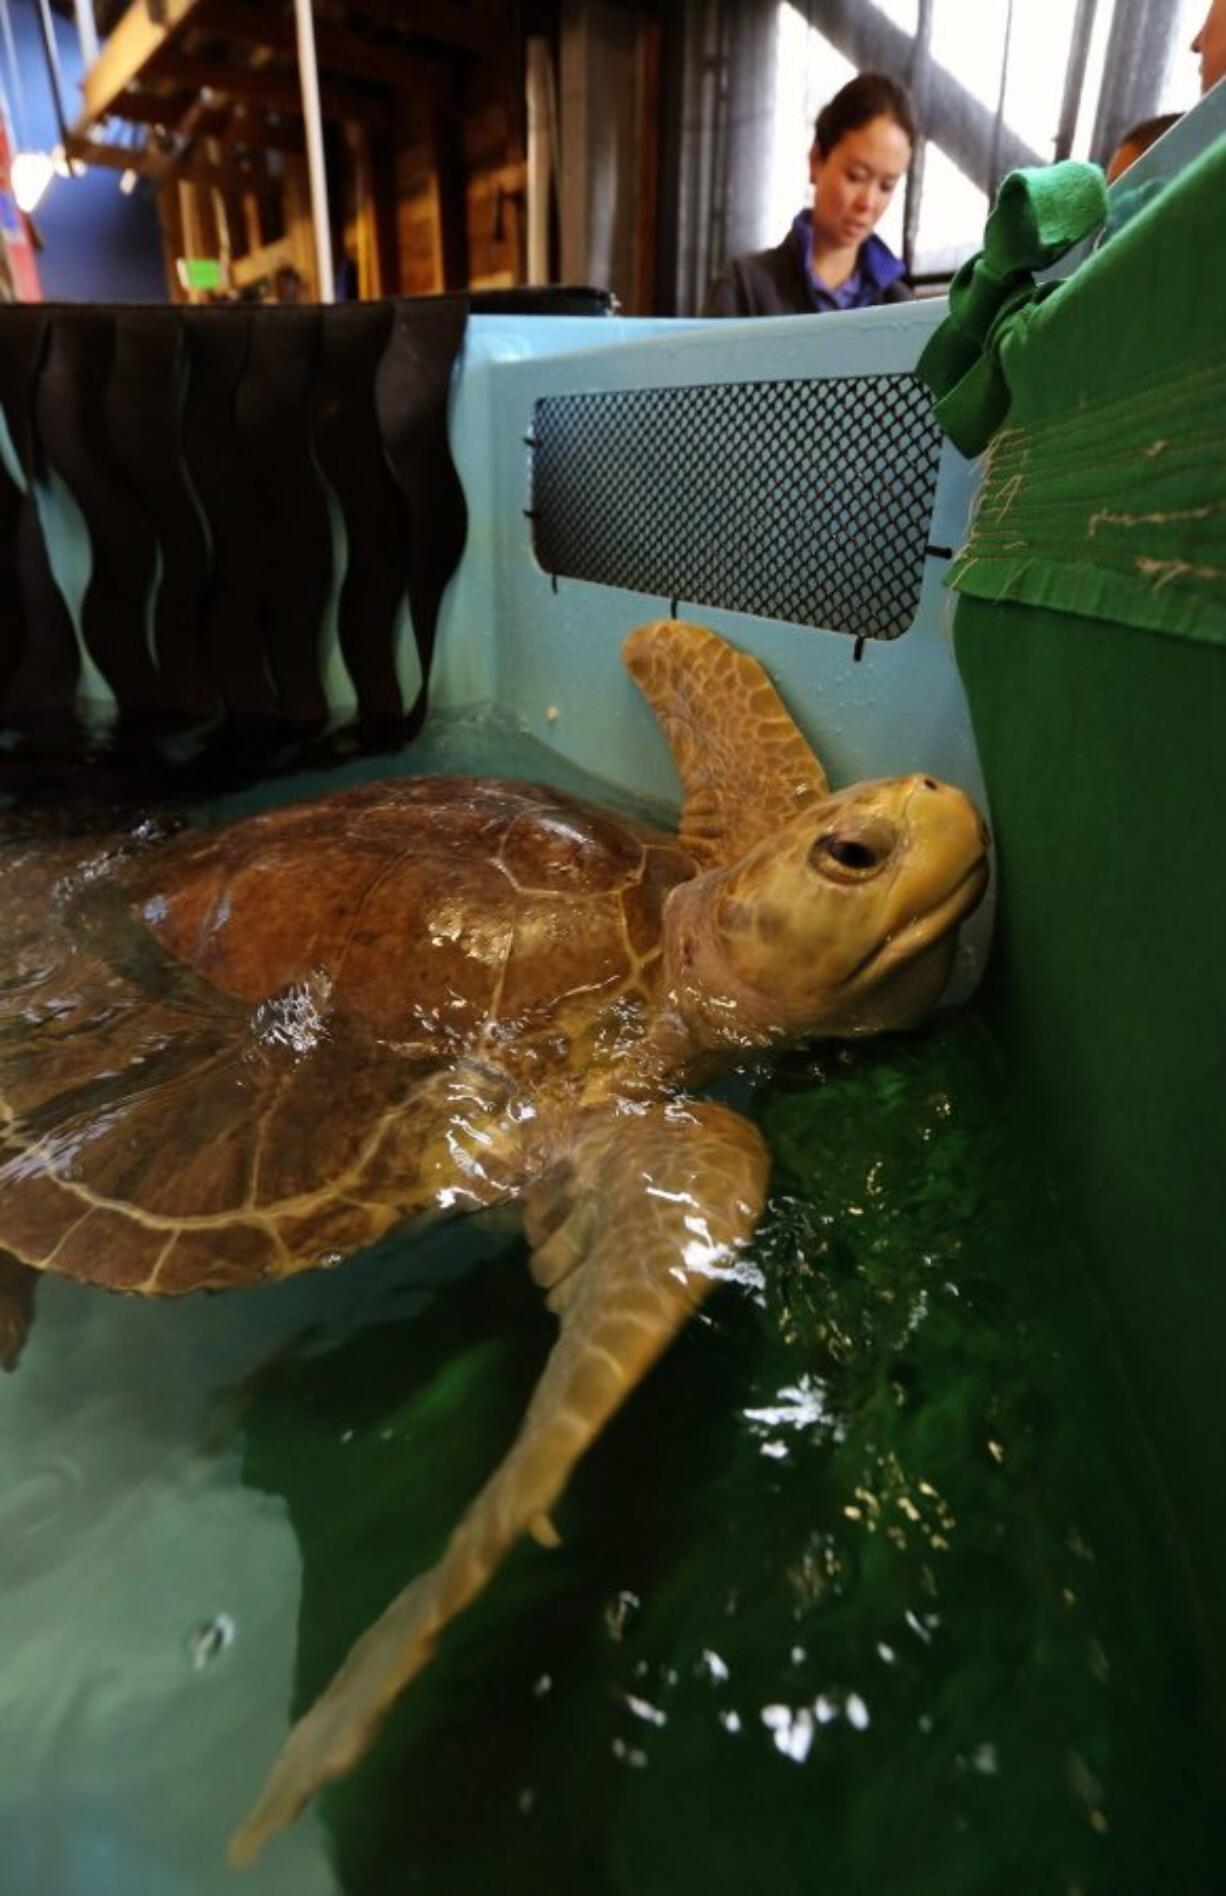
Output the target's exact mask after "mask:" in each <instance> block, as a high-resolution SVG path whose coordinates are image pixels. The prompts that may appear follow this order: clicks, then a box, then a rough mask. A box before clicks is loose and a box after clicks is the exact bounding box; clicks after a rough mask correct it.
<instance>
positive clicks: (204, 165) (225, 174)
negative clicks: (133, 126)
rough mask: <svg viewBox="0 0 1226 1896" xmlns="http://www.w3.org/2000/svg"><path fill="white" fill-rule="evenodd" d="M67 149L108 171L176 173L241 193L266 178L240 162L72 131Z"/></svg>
mask: <svg viewBox="0 0 1226 1896" xmlns="http://www.w3.org/2000/svg"><path fill="white" fill-rule="evenodd" d="M64 150H65V151H66V152H67V154H68V156H69V157H70V158H79V159H80V160H81V161H82V162H83V163H85V164H88V165H101V166H103V167H104V169H106V170H108V171H135V172H136V173H137V174H138V175H139V176H140V177H142V178H151V179H152V180H153V181H154V183H158V184H160V183H162V182H163V181H164V180H166V179H168V178H172V177H173V178H175V179H181V180H182V181H183V182H184V183H185V184H197V185H201V186H205V187H208V188H210V189H213V190H217V191H234V192H240V193H241V192H244V191H254V190H256V189H257V188H258V187H259V185H260V184H261V183H262V182H263V178H262V177H261V175H260V173H258V172H256V171H252V170H245V169H244V168H243V167H242V166H241V165H236V164H235V165H215V164H211V163H210V162H209V161H208V159H204V158H184V159H174V158H164V157H163V156H162V155H161V154H160V153H157V152H154V151H151V150H150V149H149V148H148V147H147V146H142V147H141V148H140V149H137V148H136V147H135V146H133V145H107V144H104V143H102V141H101V140H99V139H90V138H79V137H78V136H77V135H76V134H75V133H71V132H70V133H69V135H68V139H67V142H66V143H65V146H64Z"/></svg>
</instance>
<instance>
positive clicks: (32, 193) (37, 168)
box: [9, 151, 55, 216]
mask: <svg viewBox="0 0 1226 1896" xmlns="http://www.w3.org/2000/svg"><path fill="white" fill-rule="evenodd" d="M54 175H55V166H54V165H53V164H52V162H51V159H50V157H49V155H48V154H47V153H46V152H45V151H19V152H18V153H17V154H16V156H15V157H14V159H13V162H12V164H11V166H10V167H9V176H10V179H11V181H12V185H13V196H14V197H15V198H16V199H17V203H18V205H19V207H20V208H21V210H23V211H24V212H25V213H26V215H27V216H29V215H30V213H31V212H33V211H34V210H36V209H37V207H38V204H39V202H40V200H41V198H42V195H43V192H44V191H45V190H46V189H47V186H48V185H49V184H50V182H51V180H52V178H53V177H54Z"/></svg>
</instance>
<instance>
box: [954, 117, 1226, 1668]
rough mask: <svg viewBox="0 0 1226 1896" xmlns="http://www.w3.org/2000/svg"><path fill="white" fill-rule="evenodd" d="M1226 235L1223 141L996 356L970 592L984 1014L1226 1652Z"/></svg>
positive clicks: (962, 649)
mask: <svg viewBox="0 0 1226 1896" xmlns="http://www.w3.org/2000/svg"><path fill="white" fill-rule="evenodd" d="M1224 222H1226V141H1219V145H1218V146H1217V147H1216V148H1215V149H1214V150H1212V151H1210V152H1209V153H1208V154H1207V155H1206V157H1205V158H1203V159H1202V160H1201V161H1200V162H1199V163H1198V164H1197V165H1196V166H1194V167H1193V168H1192V169H1190V170H1189V171H1188V172H1187V173H1186V174H1185V175H1184V177H1183V178H1181V179H1180V180H1178V181H1177V182H1176V183H1174V184H1173V185H1172V186H1171V187H1170V188H1169V189H1168V190H1167V191H1165V192H1164V193H1162V194H1161V196H1160V197H1159V198H1158V199H1157V200H1156V201H1155V202H1154V203H1152V204H1150V205H1149V206H1147V208H1146V209H1144V210H1143V211H1142V212H1141V213H1140V214H1139V215H1138V216H1137V217H1136V218H1135V219H1133V221H1132V222H1131V223H1129V225H1128V226H1127V227H1126V229H1124V230H1123V231H1122V232H1121V233H1120V235H1119V236H1118V237H1115V238H1112V239H1111V240H1110V241H1109V242H1108V243H1107V244H1106V245H1105V246H1104V247H1103V248H1102V249H1101V250H1100V251H1099V252H1098V253H1097V254H1096V255H1095V256H1094V257H1093V258H1092V259H1091V260H1090V261H1089V262H1088V263H1087V264H1086V265H1085V266H1083V268H1082V269H1081V270H1080V271H1079V272H1078V274H1077V275H1076V276H1075V277H1074V278H1073V279H1071V280H1070V281H1069V282H1068V284H1067V285H1065V286H1063V287H1062V288H1061V289H1060V290H1059V292H1058V293H1055V294H1052V295H1051V296H1049V297H1048V298H1046V299H1045V300H1044V301H1043V302H1042V303H1041V304H1037V305H1031V306H1030V309H1029V312H1028V314H1027V319H1026V320H1025V322H1024V323H1023V324H1022V325H1021V326H1020V328H1018V329H1017V330H1015V331H1014V333H1012V334H1011V335H1010V336H1008V337H1007V338H1006V339H1005V340H1004V342H1003V344H1002V348H1001V357H1000V360H1001V365H1002V369H1003V371H1004V373H1005V375H1006V377H1007V381H1008V387H1009V408H1008V418H1007V425H1006V426H1005V428H1004V429H1003V430H1002V431H1001V432H1000V433H999V434H998V435H997V437H996V443H995V444H994V447H993V451H992V459H991V464H990V466H989V469H988V476H987V484H986V487H985V490H984V495H983V498H982V500H981V503H980V507H979V514H978V518H977V520H976V523H975V528H974V531H973V533H972V535H971V539H970V541H969V543H968V546H967V547H966V548H965V549H964V550H963V552H962V555H961V557H960V558H959V560H958V562H957V565H956V568H955V574H954V579H953V583H954V585H955V586H956V588H957V589H958V590H959V591H960V592H961V594H962V595H963V596H962V598H961V600H960V601H959V606H958V612H957V618H956V633H955V638H956V647H957V653H958V659H959V664H960V666H961V669H962V673H963V677H964V680H965V683H966V686H967V691H968V695H969V698H970V704H971V710H972V716H973V719H974V724H975V730H976V735H977V738H978V742H979V747H980V752H981V756H982V760H983V766H984V773H985V778H986V781H987V785H988V792H989V797H990V801H991V807H992V818H993V825H994V829H995V833H996V838H997V843H998V848H999V889H1000V893H1001V908H1000V924H999V931H998V939H997V946H996V951H995V955H994V966H993V968H992V971H991V975H990V981H989V1000H990V1004H991V1006H992V1008H993V1010H994V1017H995V1020H996V1023H997V1026H998V1028H999V1031H1000V1035H1001V1038H1002V1039H1003V1041H1004V1043H1005V1045H1006V1047H1007V1049H1008V1051H1009V1053H1010V1055H1011V1058H1012V1060H1013V1063H1014V1070H1015V1072H1016V1074H1017V1082H1018V1086H1019V1089H1020V1090H1023V1091H1025V1092H1026V1093H1028V1094H1029V1096H1030V1097H1031V1099H1032V1100H1033V1101H1034V1102H1035V1104H1036V1106H1037V1108H1038V1110H1039V1111H1040V1112H1041V1113H1042V1115H1043V1119H1044V1122H1045V1124H1046V1126H1047V1129H1048V1131H1049V1133H1050V1136H1051V1139H1052V1141H1053V1143H1054V1145H1055V1147H1056V1149H1057V1150H1058V1152H1059V1153H1060V1154H1061V1155H1062V1157H1063V1161H1064V1166H1065V1172H1066V1176H1067V1178H1068V1180H1069V1182H1070V1190H1069V1195H1068V1196H1069V1203H1070V1205H1071V1207H1072V1212H1071V1215H1072V1216H1074V1217H1075V1218H1077V1219H1079V1220H1080V1222H1081V1223H1082V1225H1083V1227H1084V1228H1085V1229H1086V1230H1087V1231H1088V1233H1089V1235H1090V1237H1091V1239H1092V1241H1093V1246H1094V1249H1095V1252H1096V1255H1097V1258H1098V1261H1099V1270H1100V1281H1101V1284H1102V1288H1103V1292H1104V1296H1105V1298H1106V1300H1107V1302H1108V1304H1109V1306H1110V1310H1111V1314H1112V1317H1113V1320H1114V1324H1115V1329H1116V1333H1117V1335H1118V1337H1119V1340H1120V1344H1121V1348H1122V1350H1123V1353H1124V1355H1125V1358H1126V1360H1127V1366H1128V1369H1129V1373H1130V1376H1131V1378H1132V1381H1133V1383H1134V1386H1135V1387H1136V1390H1137V1393H1138V1397H1139V1400H1140V1403H1141V1405H1142V1409H1143V1412H1144V1414H1145V1416H1146V1419H1147V1423H1148V1427H1149V1430H1150V1434H1151V1438H1152V1440H1153V1442H1154V1445H1155V1448H1156V1450H1157V1452H1158V1457H1159V1460H1160V1462H1161V1465H1162V1469H1163V1474H1164V1478H1165V1480H1166V1483H1167V1486H1168V1489H1169V1491H1170V1494H1171V1496H1172V1499H1173V1501H1174V1503H1175V1506H1176V1510H1177V1514H1178V1516H1179V1519H1180V1521H1181V1525H1182V1531H1183V1533H1184V1534H1185V1536H1186V1541H1187V1547H1188V1551H1189V1554H1190V1555H1191V1558H1192V1564H1193V1565H1194V1566H1195V1567H1196V1569H1197V1570H1198V1579H1199V1588H1198V1591H1199V1595H1200V1599H1201V1602H1202V1605H1203V1607H1204V1610H1205V1612H1206V1614H1207V1616H1208V1619H1209V1620H1210V1621H1216V1630H1215V1631H1214V1632H1213V1633H1212V1639H1213V1642H1214V1643H1215V1644H1216V1647H1217V1651H1218V1653H1219V1655H1221V1654H1222V1653H1226V1624H1224V1620H1226V1615H1224V1612H1223V1602H1224V1601H1226V1514H1224V1513H1223V1510H1222V1507H1221V1496H1222V1474H1221V1456H1220V1444H1221V1434H1222V1429H1221V1408H1222V1403H1221V1370H1220V1360H1221V1339H1222V1337H1223V1335H1224V1334H1226V1257H1224V1255H1223V1235H1222V1234H1223V1231H1224V1230H1226V1166H1224V1165H1223V1152H1222V1143H1223V1141H1222V1132H1223V1124H1224V1121H1226V1112H1224V1103H1226V1084H1224V1082H1226V1049H1224V1044H1223V1042H1224V1036H1223V1012H1224V1009H1223V1000H1222V990H1223V982H1222V971H1221V970H1222V953H1223V950H1222V943H1223V941H1226V869H1224V866H1223V865H1224V862H1226V850H1224V848H1223V838H1222V823H1223V817H1224V815H1226V654H1223V652H1222V651H1221V649H1220V647H1221V642H1222V640H1223V637H1224V635H1226V557H1224V552H1223V531H1224V522H1226V472H1224V466H1223V463H1224V460H1226V456H1224V455H1223V452H1222V449H1223V445H1224V443H1226V246H1224V245H1223V241H1222V240H1223V236H1224V235H1226V230H1224ZM1006 602H1007V603H1006ZM1171 632H1175V633H1179V634H1182V635H1183V636H1181V637H1177V638H1171V637H1168V636H1158V634H1160V633H1171Z"/></svg>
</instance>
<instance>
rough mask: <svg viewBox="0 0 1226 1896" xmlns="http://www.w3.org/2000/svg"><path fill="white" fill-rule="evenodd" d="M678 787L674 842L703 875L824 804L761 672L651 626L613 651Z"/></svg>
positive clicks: (725, 650)
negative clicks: (657, 732)
mask: <svg viewBox="0 0 1226 1896" xmlns="http://www.w3.org/2000/svg"><path fill="white" fill-rule="evenodd" d="M622 658H623V659H624V661H625V665H626V669H627V671H628V672H629V673H630V676H631V677H632V678H633V680H634V682H635V684H636V685H637V686H638V688H639V690H640V691H641V692H642V694H643V696H644V697H645V698H646V700H647V702H648V704H649V705H650V706H651V708H652V710H653V711H654V712H655V714H656V716H657V718H658V719H659V720H660V728H661V730H662V731H663V732H664V736H665V738H666V739H667V741H668V747H669V749H670V750H671V752H672V754H673V761H674V762H675V764H676V766H677V774H678V776H679V777H680V778H681V788H682V791H683V793H684V798H685V801H684V804H683V807H682V811H681V835H680V840H681V843H682V845H683V847H684V848H685V849H687V850H688V851H689V852H690V854H691V855H692V856H693V857H694V858H695V860H696V861H698V862H700V863H701V864H702V865H703V867H704V868H709V867H712V866H715V865H720V864H724V863H730V862H735V861H736V860H737V858H738V857H740V856H744V855H745V854H746V853H747V852H748V851H749V850H751V849H752V848H753V847H754V845H755V843H760V842H762V841H763V839H764V838H765V837H767V836H773V835H774V833H775V831H776V830H778V829H779V828H780V826H781V825H782V824H784V823H788V822H790V821H791V819H792V818H793V817H794V816H799V815H800V814H801V812H802V811H803V810H807V809H808V808H809V806H810V804H813V803H818V802H820V801H821V799H822V798H823V797H825V796H827V795H829V788H830V786H829V785H828V783H827V781H826V773H825V771H824V770H823V769H822V766H821V764H820V763H819V762H818V760H817V758H816V757H815V756H814V754H813V750H812V747H811V745H810V744H809V743H808V742H807V740H806V739H805V737H804V735H803V734H802V732H801V731H800V730H799V729H798V728H797V726H796V723H795V721H794V720H793V718H792V717H791V715H790V713H789V712H788V709H787V707H786V705H785V704H784V702H783V700H782V698H781V697H780V696H779V693H778V692H777V691H776V690H775V687H774V685H772V683H771V681H770V679H769V678H768V677H767V675H766V672H765V671H764V670H763V668H762V666H761V665H760V664H759V663H758V661H757V659H756V658H751V657H750V655H749V653H748V652H738V651H737V650H736V648H735V646H732V645H729V644H728V642H727V640H726V639H721V638H720V637H719V635H718V634H717V633H715V632H709V631H708V630H707V628H706V627H705V626H701V625H688V624H686V623H685V621H684V620H681V619H655V620H653V621H652V622H651V623H650V624H649V625H640V626H639V627H637V629H636V630H635V631H633V632H631V633H630V634H629V636H628V637H627V638H626V640H625V643H624V644H623V646H622Z"/></svg>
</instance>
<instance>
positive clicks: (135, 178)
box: [119, 165, 140, 197]
mask: <svg viewBox="0 0 1226 1896" xmlns="http://www.w3.org/2000/svg"><path fill="white" fill-rule="evenodd" d="M139 182H140V173H139V172H137V171H133V169H132V167H131V165H129V166H128V169H127V170H126V171H122V172H121V173H120V174H119V188H120V190H121V191H122V192H123V194H124V196H125V197H131V195H132V193H133V191H135V189H136V187H137V184H138V183H139Z"/></svg>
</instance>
